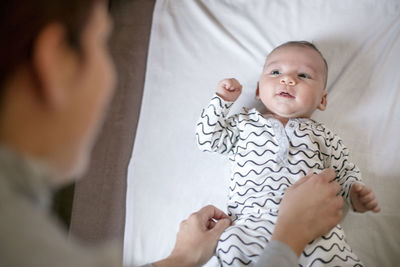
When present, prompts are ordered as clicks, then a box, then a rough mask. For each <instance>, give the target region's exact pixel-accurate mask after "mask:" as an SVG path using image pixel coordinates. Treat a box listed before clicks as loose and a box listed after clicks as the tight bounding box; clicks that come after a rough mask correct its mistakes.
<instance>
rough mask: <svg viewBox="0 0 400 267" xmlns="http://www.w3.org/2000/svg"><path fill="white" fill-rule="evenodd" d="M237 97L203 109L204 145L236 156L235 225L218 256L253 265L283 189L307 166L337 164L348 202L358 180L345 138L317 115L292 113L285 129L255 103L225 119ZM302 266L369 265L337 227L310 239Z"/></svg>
mask: <svg viewBox="0 0 400 267" xmlns="http://www.w3.org/2000/svg"><path fill="white" fill-rule="evenodd" d="M232 104H233V103H232V102H226V101H224V100H223V99H222V98H220V97H219V96H217V95H215V96H214V97H213V98H212V100H211V103H210V104H209V105H208V107H207V108H205V109H204V110H203V112H202V114H201V117H200V120H199V122H198V124H197V129H196V138H197V144H198V146H199V148H200V149H201V150H203V151H213V152H218V153H221V154H226V155H228V156H229V159H230V160H231V161H232V175H231V178H230V180H231V181H230V187H229V189H230V191H229V201H228V214H229V215H230V216H231V217H232V219H233V224H232V226H231V227H229V228H228V229H227V230H226V231H225V232H224V233H223V234H222V236H221V238H220V240H219V242H218V245H217V250H216V254H217V257H218V259H219V261H220V263H221V265H222V266H230V265H232V266H243V265H247V266H248V265H252V264H253V263H254V262H256V261H257V259H258V257H259V254H260V253H261V251H262V250H263V248H264V246H265V244H266V243H267V242H268V241H269V239H270V237H271V233H272V231H273V228H274V225H275V221H276V218H277V214H278V209H279V204H280V202H281V199H282V196H283V194H284V193H285V190H286V189H287V188H288V187H289V186H290V185H292V184H293V183H295V182H296V181H297V180H298V179H300V178H301V177H303V176H305V175H306V174H307V173H308V172H310V171H313V172H315V173H319V172H321V171H322V170H323V169H325V168H328V167H331V168H333V169H334V170H335V171H336V173H337V177H336V179H337V181H338V182H339V184H340V185H341V186H342V191H341V195H342V196H343V197H344V198H345V199H346V201H347V202H348V203H349V202H350V201H349V191H350V187H351V185H352V184H353V183H354V182H355V181H360V172H359V170H358V168H357V167H356V166H355V165H354V164H353V163H351V162H349V160H348V150H347V148H346V147H345V146H344V145H343V143H342V140H341V139H340V138H339V137H338V136H337V135H335V134H333V133H332V132H331V131H329V130H328V129H327V128H326V127H325V126H324V125H323V124H321V123H318V122H315V121H313V120H311V119H290V120H289V121H288V123H287V124H286V126H285V127H284V126H283V125H282V123H281V122H280V121H278V120H277V119H275V118H274V117H272V116H269V117H264V116H262V115H261V114H260V113H259V112H258V111H257V110H256V109H251V110H248V109H246V108H243V110H242V111H241V112H240V113H239V114H236V115H233V116H231V117H229V118H227V114H228V112H229V109H230V107H231V106H232ZM300 266H363V265H362V263H361V262H360V260H359V259H358V257H357V256H356V255H355V254H354V253H353V252H352V250H351V248H350V246H349V245H348V244H347V243H346V240H345V235H344V232H343V230H342V228H341V226H340V225H337V226H336V227H335V228H334V229H333V230H331V232H329V233H328V234H326V235H325V236H322V237H321V238H319V239H316V240H314V241H313V242H311V243H310V244H309V245H308V246H307V247H306V248H305V250H304V252H303V253H302V256H301V257H300Z"/></svg>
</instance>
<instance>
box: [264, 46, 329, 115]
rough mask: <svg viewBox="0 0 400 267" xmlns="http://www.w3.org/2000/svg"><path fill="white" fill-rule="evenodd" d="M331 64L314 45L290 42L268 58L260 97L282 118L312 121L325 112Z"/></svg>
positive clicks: (277, 48)
mask: <svg viewBox="0 0 400 267" xmlns="http://www.w3.org/2000/svg"><path fill="white" fill-rule="evenodd" d="M327 78H328V64H327V63H326V60H325V59H324V57H323V56H322V54H321V52H320V51H319V50H318V49H317V48H316V47H315V46H314V45H313V44H311V43H309V42H305V41H300V42H287V43H284V44H282V45H280V46H278V47H276V48H275V49H274V50H272V52H271V53H269V55H268V56H267V60H266V62H265V65H264V69H263V72H262V75H261V77H260V81H259V87H258V88H257V98H258V99H260V100H261V101H262V102H263V103H264V105H265V106H266V108H267V109H268V110H269V111H270V112H272V113H273V114H274V115H276V116H278V117H280V118H310V116H311V114H312V113H313V112H314V111H315V110H316V109H319V110H325V108H326V104H327V100H326V96H327V94H328V92H327V91H326V90H325V87H326V82H327Z"/></svg>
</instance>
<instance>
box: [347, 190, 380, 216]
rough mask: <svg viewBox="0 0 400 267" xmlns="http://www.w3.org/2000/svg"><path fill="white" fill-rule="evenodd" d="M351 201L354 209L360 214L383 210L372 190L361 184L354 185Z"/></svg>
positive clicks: (351, 191)
mask: <svg viewBox="0 0 400 267" xmlns="http://www.w3.org/2000/svg"><path fill="white" fill-rule="evenodd" d="M350 199H351V203H352V204H353V208H354V209H355V210H356V211H358V212H366V211H369V210H371V211H373V212H379V211H380V210H381V208H380V207H379V204H378V200H377V199H376V197H375V194H374V192H372V189H371V188H369V187H368V186H365V185H362V184H360V183H354V184H353V186H352V187H351V189H350Z"/></svg>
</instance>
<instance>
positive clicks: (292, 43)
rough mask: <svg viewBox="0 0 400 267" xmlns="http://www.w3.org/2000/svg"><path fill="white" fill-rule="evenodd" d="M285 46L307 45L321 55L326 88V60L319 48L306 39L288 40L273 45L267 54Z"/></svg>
mask: <svg viewBox="0 0 400 267" xmlns="http://www.w3.org/2000/svg"><path fill="white" fill-rule="evenodd" d="M287 46H300V47H308V48H311V49H313V50H314V51H317V52H318V54H319V55H320V56H321V58H322V60H323V61H324V65H325V71H326V76H325V85H324V88H326V83H327V81H328V62H327V61H326V59H325V58H324V56H323V55H322V53H321V51H319V49H318V48H317V47H316V46H315V45H314V44H313V43H310V42H308V41H289V42H286V43H283V44H281V45H279V46H277V47H275V48H274V49H272V51H271V52H270V53H269V54H268V55H270V54H272V53H273V52H274V51H275V50H277V49H279V48H282V47H287ZM267 58H268V56H267Z"/></svg>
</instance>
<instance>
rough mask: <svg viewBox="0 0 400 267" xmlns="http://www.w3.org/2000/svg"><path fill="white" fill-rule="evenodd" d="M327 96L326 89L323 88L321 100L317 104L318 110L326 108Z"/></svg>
mask: <svg viewBox="0 0 400 267" xmlns="http://www.w3.org/2000/svg"><path fill="white" fill-rule="evenodd" d="M327 96H328V91H327V90H324V91H323V93H322V97H321V102H320V103H319V104H318V106H317V108H318V109H319V110H322V111H324V110H325V109H326V105H328V100H327Z"/></svg>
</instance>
